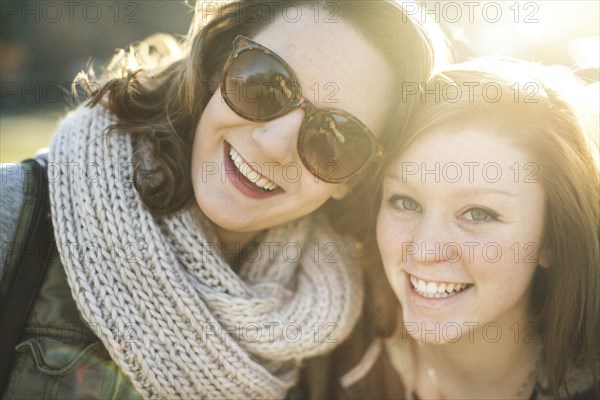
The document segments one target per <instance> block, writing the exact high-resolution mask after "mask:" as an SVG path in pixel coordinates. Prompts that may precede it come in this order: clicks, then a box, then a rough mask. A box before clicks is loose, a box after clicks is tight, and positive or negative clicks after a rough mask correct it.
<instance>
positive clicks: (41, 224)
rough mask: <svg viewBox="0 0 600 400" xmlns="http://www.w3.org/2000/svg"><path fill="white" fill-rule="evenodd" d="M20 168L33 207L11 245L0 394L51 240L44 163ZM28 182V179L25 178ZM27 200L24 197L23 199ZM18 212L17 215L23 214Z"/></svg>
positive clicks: (35, 161)
mask: <svg viewBox="0 0 600 400" xmlns="http://www.w3.org/2000/svg"><path fill="white" fill-rule="evenodd" d="M23 164H26V165H24V166H23V167H24V168H28V169H27V170H26V171H27V172H28V174H30V175H29V176H30V177H31V178H29V179H34V180H35V181H34V185H27V182H26V185H25V186H26V190H27V189H28V187H31V189H32V190H33V194H34V197H33V198H34V199H35V205H34V207H33V218H32V219H31V226H30V227H29V229H28V232H27V235H26V236H25V237H24V240H23V241H22V242H21V243H15V244H13V245H15V246H20V247H17V249H18V251H20V255H19V257H20V260H19V261H18V262H17V263H16V266H17V267H16V269H15V273H14V275H13V277H12V282H10V286H9V287H8V291H7V295H6V298H5V299H2V300H3V303H4V304H2V307H1V311H0V312H1V315H0V321H1V323H2V327H1V328H2V329H1V332H2V335H1V340H0V350H1V354H2V357H0V395H1V394H3V393H4V391H5V389H6V385H7V383H8V377H9V375H10V371H11V369H12V364H13V361H14V358H15V346H16V345H17V344H18V343H19V340H20V339H21V336H22V334H23V329H24V327H25V322H26V321H27V318H28V316H29V313H30V311H31V308H32V306H33V303H34V301H35V299H36V297H37V293H38V290H39V288H40V284H41V282H42V279H43V277H44V275H45V272H46V269H47V266H48V263H49V260H50V257H51V250H52V246H53V245H54V238H53V234H52V221H51V218H50V206H49V199H48V177H47V171H46V163H45V160H44V159H43V158H42V159H40V158H38V159H30V160H26V161H24V162H23ZM26 179H28V178H26ZM25 201H27V195H26V196H25ZM24 207H25V205H24V206H23V207H22V209H21V213H23V212H25V210H24V209H23V208H24Z"/></svg>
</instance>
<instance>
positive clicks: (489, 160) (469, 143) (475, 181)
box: [389, 129, 540, 190]
mask: <svg viewBox="0 0 600 400" xmlns="http://www.w3.org/2000/svg"><path fill="white" fill-rule="evenodd" d="M389 174H390V175H395V176H397V177H399V178H401V181H402V182H412V183H413V184H414V183H422V184H438V183H442V184H450V185H449V186H448V187H450V188H453V189H456V190H458V189H460V188H469V187H474V186H477V187H482V188H493V189H496V190H504V189H506V190H522V189H523V187H524V186H523V184H537V185H538V186H539V185H540V184H539V167H538V163H537V162H536V160H535V159H534V158H533V157H532V156H531V155H530V154H529V153H528V152H526V151H525V150H523V149H521V148H519V147H517V146H516V145H514V144H512V143H511V142H510V141H509V140H508V139H506V138H504V137H502V136H501V134H499V133H497V132H494V131H488V130H484V129H466V130H459V131H444V130H437V131H434V132H430V133H426V134H423V135H422V136H421V137H420V138H418V139H417V140H416V141H415V142H414V143H413V144H411V145H410V146H409V147H408V148H407V149H406V150H405V151H404V152H403V153H402V154H401V155H400V156H399V157H398V158H397V159H396V160H395V161H394V163H393V164H392V166H391V168H390V170H389ZM439 187H440V188H441V187H443V186H439Z"/></svg>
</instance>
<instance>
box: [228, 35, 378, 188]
mask: <svg viewBox="0 0 600 400" xmlns="http://www.w3.org/2000/svg"><path fill="white" fill-rule="evenodd" d="M246 51H259V52H261V53H263V54H266V55H267V56H269V57H271V58H273V59H274V60H275V61H277V62H278V63H279V64H280V65H281V66H282V67H283V68H284V69H285V70H286V72H287V73H288V75H289V77H290V79H291V80H292V82H293V83H294V85H299V84H298V80H297V79H296V74H295V73H294V71H293V70H292V68H291V67H290V66H289V65H288V63H287V62H285V60H283V58H281V57H280V56H278V55H277V54H275V53H274V52H272V51H271V50H269V49H267V48H266V47H264V46H263V45H261V44H259V43H256V42H255V41H253V40H252V39H249V38H247V37H245V36H242V35H238V36H237V37H236V38H235V39H234V41H233V50H232V51H231V53H230V54H229V57H228V58H227V61H226V62H225V64H224V65H223V71H222V72H221V78H220V82H219V87H220V89H221V97H222V98H223V100H225V103H227V106H229V108H230V109H231V110H232V111H233V112H235V113H236V114H237V115H239V116H240V117H242V118H244V119H247V120H249V121H253V122H266V121H272V120H274V119H277V118H279V117H281V116H283V115H285V114H288V113H290V112H291V111H292V110H294V109H296V108H301V109H302V110H304V121H303V122H302V126H301V127H300V132H299V134H298V141H297V143H296V148H297V151H298V154H299V155H300V160H302V164H304V167H305V168H306V169H308V171H309V172H310V173H311V174H312V175H314V176H315V177H316V178H318V179H320V180H322V181H324V182H327V183H343V182H346V181H348V180H349V179H350V178H352V177H353V176H355V175H358V174H360V173H361V172H363V171H364V170H365V169H366V168H368V167H369V166H370V165H372V164H373V163H374V162H377V161H380V160H381V159H382V158H383V155H384V149H383V146H382V145H381V143H379V141H378V140H377V139H376V138H375V135H373V133H372V132H371V131H370V130H369V128H367V126H366V125H365V124H363V123H362V122H361V121H360V120H359V119H358V118H356V117H355V116H353V115H352V114H350V113H348V112H346V111H344V110H338V109H335V108H317V107H315V105H314V104H313V103H311V102H310V100H308V99H307V98H305V97H304V96H298V99H295V100H294V101H290V102H289V103H287V104H286V105H285V106H284V107H282V108H281V110H279V111H277V112H276V113H275V114H273V115H269V116H267V117H256V116H253V115H249V114H246V113H244V112H243V111H241V110H239V109H238V108H237V107H236V105H235V102H234V101H233V100H232V99H231V98H230V97H229V95H228V94H227V90H226V77H227V74H228V73H229V70H230V69H231V67H232V65H233V63H234V62H235V60H236V59H237V58H238V57H239V55H240V54H242V53H244V52H246ZM298 87H299V86H298ZM324 113H328V114H334V115H336V114H337V115H341V116H342V117H344V118H347V119H348V120H349V121H351V122H353V123H354V124H356V125H357V126H358V127H360V128H361V131H362V132H363V133H364V134H365V135H367V137H368V138H369V142H370V145H371V151H370V154H369V157H368V158H367V159H366V160H365V161H364V162H363V164H362V165H361V166H360V167H359V168H358V169H357V170H356V171H354V172H353V173H351V174H350V175H348V176H346V177H342V178H330V177H327V176H320V175H319V173H318V172H317V171H315V169H314V168H313V167H312V166H311V165H310V164H309V162H308V159H307V158H306V155H305V153H304V149H303V148H302V146H301V143H302V141H303V138H304V135H305V134H306V131H307V130H308V126H309V125H310V123H311V122H312V120H313V119H314V118H315V117H317V116H319V115H322V114H324Z"/></svg>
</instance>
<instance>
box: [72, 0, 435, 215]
mask: <svg viewBox="0 0 600 400" xmlns="http://www.w3.org/2000/svg"><path fill="white" fill-rule="evenodd" d="M203 3H204V2H203V1H198V2H197V4H196V14H195V16H194V19H193V22H192V25H191V27H190V30H189V33H188V35H187V37H186V38H185V39H184V40H182V41H177V40H175V39H174V38H172V37H169V36H166V35H156V36H153V37H151V38H149V39H147V40H145V41H143V42H141V43H139V44H137V45H136V46H132V47H131V48H130V49H129V51H121V52H119V53H118V54H117V55H116V56H115V58H114V59H113V60H112V61H111V62H110V63H109V64H108V65H107V67H106V68H105V70H104V72H103V75H102V76H101V78H100V79H99V83H97V84H94V85H92V82H93V79H94V77H93V75H90V74H82V75H81V76H80V79H79V82H81V83H83V85H84V86H86V87H91V86H96V87H97V90H90V91H91V99H90V101H89V103H88V105H90V106H95V105H97V104H102V105H103V106H105V107H107V108H108V109H110V110H111V111H112V112H113V113H114V114H115V115H116V116H117V117H118V123H117V124H116V125H114V126H113V127H111V129H118V130H121V131H125V132H128V133H130V134H132V135H135V137H136V138H139V139H140V140H144V141H146V142H149V143H150V144H151V147H150V148H151V149H152V151H153V153H154V154H153V156H154V157H153V158H154V159H155V160H156V164H157V165H156V169H154V170H152V171H144V170H142V169H141V168H136V170H135V177H134V178H135V184H136V188H137V190H138V192H139V193H140V195H141V199H142V201H143V203H144V205H145V206H146V207H147V208H148V209H149V210H150V211H152V212H153V213H155V214H159V215H160V214H167V213H171V212H174V211H177V210H179V209H181V208H183V207H185V206H186V205H187V204H189V203H190V202H191V201H192V200H193V189H192V183H191V149H192V142H193V139H194V134H195V128H196V126H197V123H198V121H199V119H200V118H201V116H202V112H203V110H204V108H205V106H206V104H207V103H208V101H209V100H210V98H211V96H212V95H213V94H214V93H215V91H216V89H217V87H218V79H219V75H220V72H221V69H222V67H223V64H224V62H225V60H226V58H227V57H228V55H229V53H230V51H231V48H232V42H233V39H234V38H235V37H236V36H237V35H244V36H248V37H253V36H254V35H256V34H257V33H259V32H260V31H262V30H263V29H265V28H267V27H268V26H269V24H271V23H273V22H274V21H277V20H278V18H277V17H275V18H273V15H275V16H277V15H282V14H281V13H282V10H284V9H285V7H286V6H288V5H289V4H288V3H295V4H304V3H306V4H307V5H308V4H310V5H313V4H314V2H313V1H310V2H297V1H295V2H291V1H287V0H278V1H260V2H256V1H250V0H238V1H230V2H220V3H219V7H217V9H216V10H214V7H213V8H211V14H212V15H210V18H208V17H209V16H207V15H205V14H203V13H202V10H203V7H202V5H203ZM329 3H332V4H335V8H336V11H337V13H336V15H335V17H339V18H340V19H342V20H344V21H346V22H348V23H350V24H351V25H352V26H354V27H355V28H356V29H357V30H358V31H360V32H361V33H362V35H364V37H365V38H366V39H367V40H368V41H369V42H370V43H371V44H372V45H373V46H374V47H375V48H377V49H378V50H379V51H381V53H382V54H383V55H384V56H385V57H386V59H387V61H388V62H389V63H390V65H391V66H392V67H393V68H394V71H397V75H396V82H393V84H394V86H395V88H396V91H395V93H396V94H397V98H390V99H389V102H390V104H399V106H398V107H397V109H396V110H395V111H394V113H393V114H394V115H393V117H394V118H393V119H394V121H392V122H393V123H394V124H395V125H393V126H392V125H389V126H388V127H387V128H386V129H385V130H384V132H383V134H382V136H383V137H382V138H381V139H382V142H384V143H385V142H386V136H388V135H395V134H397V131H398V130H397V124H398V121H406V120H407V117H408V115H409V114H410V112H411V109H412V107H413V102H412V101H409V102H402V101H401V96H402V89H403V87H402V84H403V83H404V82H422V81H423V80H425V79H427V78H428V76H429V75H430V71H431V69H432V66H433V47H432V44H431V42H430V39H429V36H428V34H427V33H426V31H425V29H424V28H423V26H422V25H421V24H419V23H418V22H416V21H414V20H413V19H412V18H410V17H409V16H408V15H407V14H406V13H405V12H404V10H403V8H402V7H401V6H400V5H399V4H397V3H396V2H394V1H376V2H375V1H373V2H369V1H337V2H329ZM211 4H212V5H213V6H214V2H211ZM261 7H263V8H261ZM264 7H268V9H269V10H271V11H270V12H265V8H264ZM212 11H215V12H214V13H213V12H212ZM279 18H281V17H279ZM390 117H392V115H391V116H390ZM390 120H392V118H390Z"/></svg>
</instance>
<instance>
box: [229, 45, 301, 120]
mask: <svg viewBox="0 0 600 400" xmlns="http://www.w3.org/2000/svg"><path fill="white" fill-rule="evenodd" d="M225 91H226V96H227V98H228V100H229V103H230V106H231V107H232V108H233V109H234V111H236V112H237V113H238V114H241V115H242V116H244V117H251V118H254V119H264V120H266V119H269V118H272V117H274V116H276V115H277V114H278V113H280V112H281V111H282V110H283V109H285V108H286V107H287V106H288V105H290V104H293V103H294V102H295V101H296V99H297V98H298V85H297V84H296V83H295V82H294V81H293V80H292V78H291V76H290V74H289V73H288V71H287V70H286V69H285V68H284V66H283V65H281V63H279V62H278V61H277V60H276V59H275V58H273V57H271V56H270V55H268V54H265V53H263V52H262V51H259V50H249V51H244V52H241V53H240V54H239V55H238V56H237V58H236V59H235V60H233V62H232V64H231V66H230V68H229V70H228V72H227V75H226V76H225Z"/></svg>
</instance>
